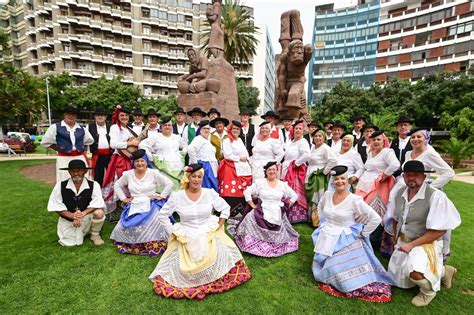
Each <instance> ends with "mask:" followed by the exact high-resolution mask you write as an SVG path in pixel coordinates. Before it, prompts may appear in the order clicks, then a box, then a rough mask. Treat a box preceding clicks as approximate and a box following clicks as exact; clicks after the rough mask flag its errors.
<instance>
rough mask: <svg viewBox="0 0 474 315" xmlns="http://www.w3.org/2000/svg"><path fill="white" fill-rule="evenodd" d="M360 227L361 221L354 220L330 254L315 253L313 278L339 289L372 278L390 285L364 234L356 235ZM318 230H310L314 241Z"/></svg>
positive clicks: (356, 286)
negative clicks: (361, 236) (356, 222)
mask: <svg viewBox="0 0 474 315" xmlns="http://www.w3.org/2000/svg"><path fill="white" fill-rule="evenodd" d="M363 228H364V225H363V224H354V225H353V226H351V230H352V233H351V234H349V235H346V234H345V233H342V234H341V236H340V237H339V240H338V242H337V244H336V247H335V249H334V253H333V255H332V256H330V257H329V256H326V255H322V254H318V253H315V255H314V259H313V266H312V269H313V275H314V278H315V279H316V281H319V282H322V283H325V284H329V285H331V286H332V287H334V288H336V289H337V290H338V291H340V292H351V291H354V290H356V289H359V288H361V287H363V286H366V285H368V284H371V283H375V282H378V283H385V284H388V285H392V280H391V279H390V277H389V276H388V273H387V271H386V270H385V268H384V267H383V266H382V264H381V263H380V261H379V260H378V259H377V257H376V256H375V254H374V251H373V249H372V246H371V245H370V241H369V239H368V237H365V238H364V239H362V238H360V232H361V231H362V229H363ZM320 230H321V228H318V229H316V230H315V231H314V232H313V235H312V238H313V243H314V244H316V243H317V241H318V236H319V232H320Z"/></svg>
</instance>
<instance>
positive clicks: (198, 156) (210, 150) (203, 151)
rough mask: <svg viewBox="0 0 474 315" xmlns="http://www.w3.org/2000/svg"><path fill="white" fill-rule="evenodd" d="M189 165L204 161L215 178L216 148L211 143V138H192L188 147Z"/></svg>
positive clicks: (216, 164)
mask: <svg viewBox="0 0 474 315" xmlns="http://www.w3.org/2000/svg"><path fill="white" fill-rule="evenodd" d="M188 155H189V163H190V164H193V163H197V161H199V160H200V161H206V162H209V163H210V164H211V168H212V171H213V173H214V176H217V167H218V162H217V159H216V147H215V146H213V145H212V143H211V136H210V135H209V138H208V139H206V138H204V137H203V136H201V135H199V136H196V137H194V139H193V141H191V144H190V145H189V146H188Z"/></svg>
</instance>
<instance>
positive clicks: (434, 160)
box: [405, 147, 454, 189]
mask: <svg viewBox="0 0 474 315" xmlns="http://www.w3.org/2000/svg"><path fill="white" fill-rule="evenodd" d="M412 152H413V151H408V152H407V153H406V154H405V163H406V162H407V161H411V160H413V158H412V157H411V155H412ZM415 160H417V161H421V162H423V165H424V166H425V169H427V170H431V171H435V172H436V174H437V175H438V178H436V179H435V180H434V181H433V182H432V183H431V186H432V187H433V188H436V189H440V188H443V187H444V185H446V184H447V183H449V181H450V180H452V179H453V177H454V171H453V169H452V168H451V167H450V166H449V165H448V163H446V162H445V161H444V160H443V158H442V157H441V156H440V155H439V153H438V152H436V151H435V149H434V148H432V147H429V148H428V149H427V150H426V151H425V152H423V153H421V154H420V155H419V156H418V157H417V158H416V159H415Z"/></svg>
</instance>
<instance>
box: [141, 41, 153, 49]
mask: <svg viewBox="0 0 474 315" xmlns="http://www.w3.org/2000/svg"><path fill="white" fill-rule="evenodd" d="M150 49H151V42H149V41H143V50H146V51H149V50H150Z"/></svg>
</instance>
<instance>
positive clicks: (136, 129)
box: [132, 122, 145, 136]
mask: <svg viewBox="0 0 474 315" xmlns="http://www.w3.org/2000/svg"><path fill="white" fill-rule="evenodd" d="M143 127H145V124H144V123H143V122H142V123H141V124H140V125H136V124H135V123H134V122H133V123H132V130H133V132H135V133H136V135H137V136H139V135H140V134H141V133H142V129H143Z"/></svg>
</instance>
